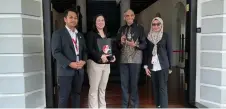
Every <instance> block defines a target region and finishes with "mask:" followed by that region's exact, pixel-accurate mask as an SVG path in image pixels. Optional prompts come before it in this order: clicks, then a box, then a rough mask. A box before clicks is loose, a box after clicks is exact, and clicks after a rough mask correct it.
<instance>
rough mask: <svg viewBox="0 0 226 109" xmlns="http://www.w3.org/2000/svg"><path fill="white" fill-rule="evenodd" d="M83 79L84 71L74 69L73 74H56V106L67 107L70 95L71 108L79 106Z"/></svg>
mask: <svg viewBox="0 0 226 109" xmlns="http://www.w3.org/2000/svg"><path fill="white" fill-rule="evenodd" d="M83 81H84V72H79V71H76V72H75V75H74V76H58V85H59V94H58V96H59V97H58V108H68V100H69V97H70V95H71V98H72V99H71V100H72V108H80V93H81V89H82V84H83Z"/></svg>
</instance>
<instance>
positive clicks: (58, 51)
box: [51, 28, 87, 76]
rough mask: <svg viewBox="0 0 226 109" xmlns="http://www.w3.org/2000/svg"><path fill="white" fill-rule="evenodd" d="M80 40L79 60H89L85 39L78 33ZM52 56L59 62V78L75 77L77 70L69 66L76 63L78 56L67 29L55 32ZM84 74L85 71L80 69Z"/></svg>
mask: <svg viewBox="0 0 226 109" xmlns="http://www.w3.org/2000/svg"><path fill="white" fill-rule="evenodd" d="M77 37H78V40H79V59H80V60H83V61H86V60H87V50H86V44H85V39H84V37H83V35H82V34H81V33H77ZM51 45H52V55H53V57H54V58H55V59H56V61H57V67H58V76H73V75H74V73H75V71H76V70H75V69H72V68H71V67H70V66H69V64H70V63H71V62H75V61H76V54H75V49H74V45H73V42H72V40H71V36H70V34H69V32H68V30H67V28H63V29H60V30H57V31H55V32H53V35H52V43H51ZM79 71H80V72H84V69H79Z"/></svg>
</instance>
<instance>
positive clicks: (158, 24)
mask: <svg viewBox="0 0 226 109" xmlns="http://www.w3.org/2000/svg"><path fill="white" fill-rule="evenodd" d="M160 25H161V23H153V24H152V26H160Z"/></svg>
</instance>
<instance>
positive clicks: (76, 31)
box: [65, 25, 78, 34]
mask: <svg viewBox="0 0 226 109" xmlns="http://www.w3.org/2000/svg"><path fill="white" fill-rule="evenodd" d="M65 27H66V28H67V30H68V31H69V32H73V31H72V30H71V29H70V28H68V26H67V25H65ZM74 32H75V34H77V33H78V30H77V29H76V28H75V31H74Z"/></svg>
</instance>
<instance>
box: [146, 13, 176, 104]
mask: <svg viewBox="0 0 226 109" xmlns="http://www.w3.org/2000/svg"><path fill="white" fill-rule="evenodd" d="M171 57H172V38H171V37H170V36H169V35H167V34H166V33H164V32H163V20H162V19H161V18H160V17H155V18H154V19H153V20H152V22H151V29H150V32H149V33H148V36H147V48H146V50H145V52H144V60H145V62H144V69H145V72H146V74H147V75H148V76H150V77H151V78H152V84H153V91H154V101H155V104H156V107H157V108H168V94H167V82H168V74H169V72H171V71H172V70H171V65H172V64H171V62H172V58H171Z"/></svg>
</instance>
